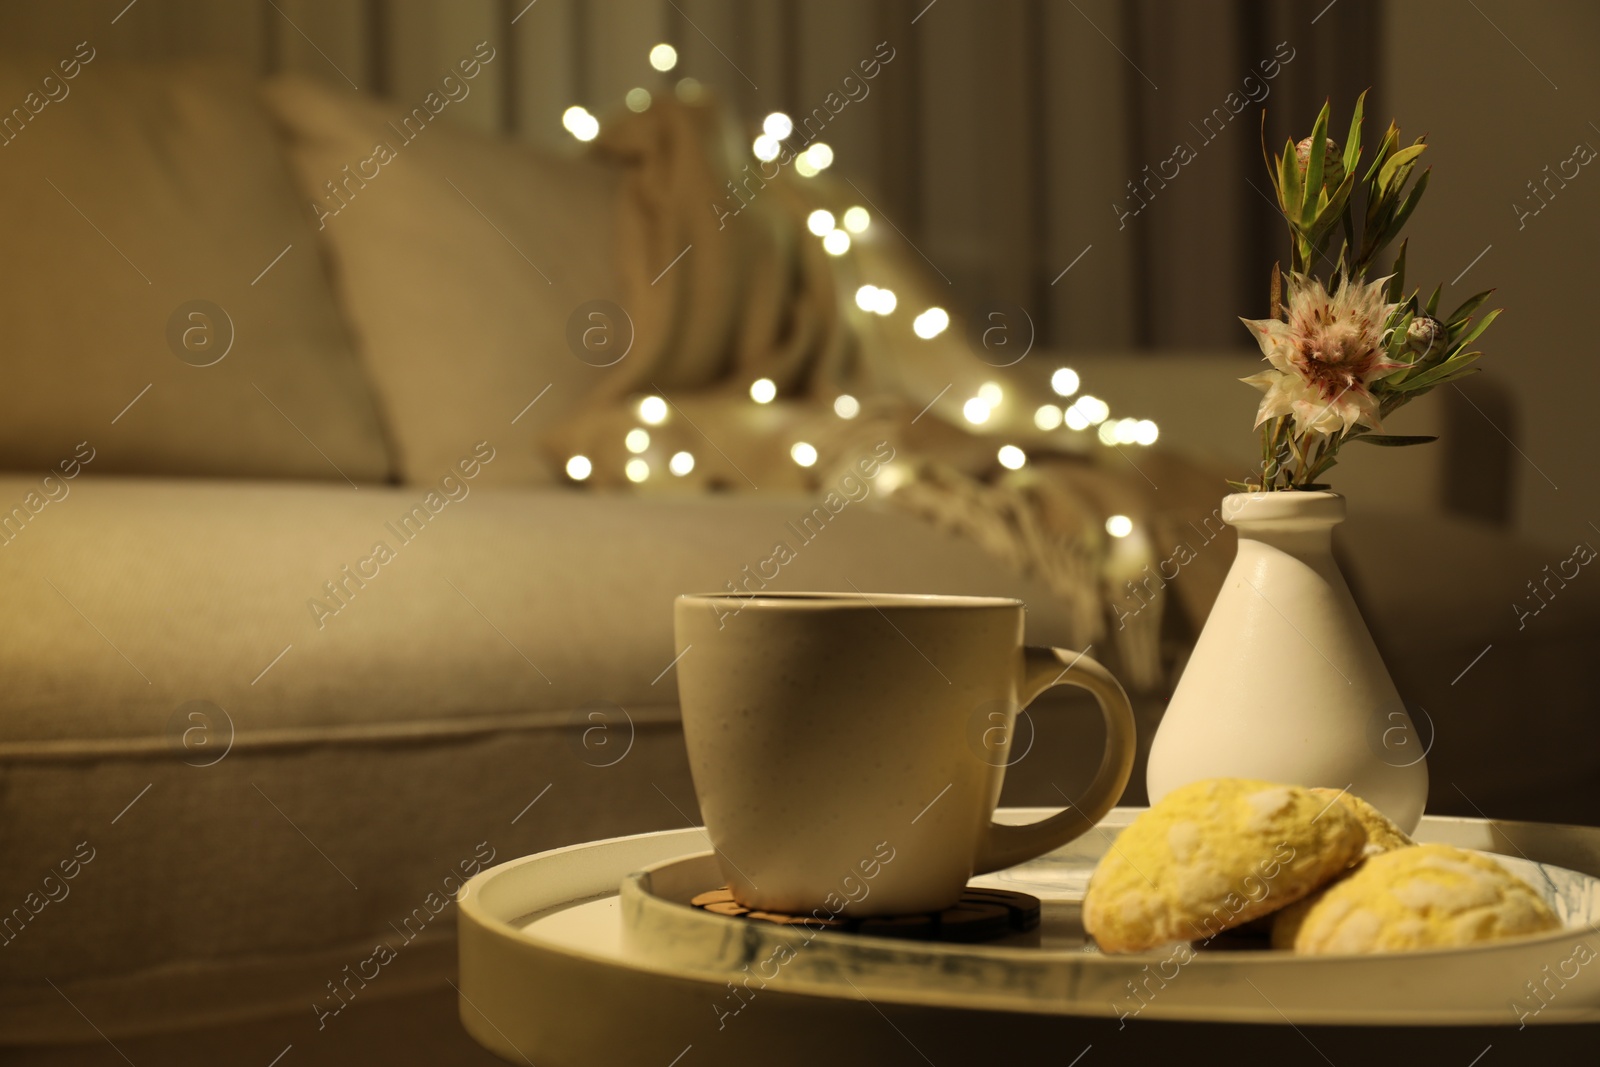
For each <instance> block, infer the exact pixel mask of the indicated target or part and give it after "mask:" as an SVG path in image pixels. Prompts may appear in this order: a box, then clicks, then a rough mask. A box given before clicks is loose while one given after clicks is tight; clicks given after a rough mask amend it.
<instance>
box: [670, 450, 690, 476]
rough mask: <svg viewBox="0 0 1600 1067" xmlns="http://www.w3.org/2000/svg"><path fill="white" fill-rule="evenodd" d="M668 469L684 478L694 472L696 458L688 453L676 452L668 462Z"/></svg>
mask: <svg viewBox="0 0 1600 1067" xmlns="http://www.w3.org/2000/svg"><path fill="white" fill-rule="evenodd" d="M667 469H668V470H670V471H671V472H672V473H673V474H676V475H677V476H678V477H680V478H682V477H683V476H684V475H685V474H688V473H689V472H690V471H692V470H694V457H693V456H691V455H690V454H689V453H687V452H674V453H673V454H672V458H671V459H669V460H668V461H667Z"/></svg>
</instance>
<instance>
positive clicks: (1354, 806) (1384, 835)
mask: <svg viewBox="0 0 1600 1067" xmlns="http://www.w3.org/2000/svg"><path fill="white" fill-rule="evenodd" d="M1311 791H1312V792H1313V793H1315V794H1317V795H1318V796H1320V797H1326V798H1327V799H1328V800H1329V801H1333V800H1335V799H1337V800H1338V801H1339V803H1341V804H1343V805H1344V806H1345V807H1347V808H1349V809H1350V814H1352V815H1354V816H1355V817H1356V818H1357V819H1358V820H1360V822H1361V827H1362V829H1364V830H1366V831H1367V850H1366V851H1367V855H1369V856H1376V855H1377V854H1378V853H1380V852H1391V851H1393V850H1394V849H1397V848H1410V847H1411V846H1412V845H1414V844H1416V842H1415V841H1413V840H1411V838H1410V837H1408V836H1407V835H1406V832H1405V831H1404V830H1402V829H1400V827H1398V826H1396V825H1395V824H1394V823H1392V822H1390V821H1389V817H1388V816H1387V815H1385V814H1384V813H1383V812H1381V811H1379V810H1378V809H1377V808H1375V807H1373V806H1372V805H1371V804H1368V803H1367V802H1366V801H1365V800H1362V799H1361V798H1360V797H1358V796H1356V795H1355V794H1354V793H1352V792H1350V791H1349V790H1346V789H1324V788H1322V787H1321V786H1318V787H1316V788H1314V789H1312V790H1311Z"/></svg>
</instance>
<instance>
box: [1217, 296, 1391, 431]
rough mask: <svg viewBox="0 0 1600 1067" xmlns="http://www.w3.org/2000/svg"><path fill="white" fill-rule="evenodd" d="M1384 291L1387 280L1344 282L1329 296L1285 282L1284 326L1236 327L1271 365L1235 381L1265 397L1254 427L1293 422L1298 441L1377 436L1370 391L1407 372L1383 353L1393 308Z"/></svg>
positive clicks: (1253, 322)
mask: <svg viewBox="0 0 1600 1067" xmlns="http://www.w3.org/2000/svg"><path fill="white" fill-rule="evenodd" d="M1387 285H1388V279H1386V278H1385V279H1380V280H1378V281H1375V282H1371V283H1366V282H1361V281H1356V280H1354V279H1350V280H1347V281H1346V282H1345V283H1344V284H1343V285H1342V286H1340V287H1339V291H1338V292H1337V293H1336V294H1334V295H1332V296H1330V295H1329V294H1328V291H1327V290H1326V289H1325V288H1323V285H1322V282H1321V281H1320V280H1319V279H1317V278H1313V277H1307V276H1306V275H1303V274H1291V275H1290V276H1289V302H1288V321H1287V322H1281V321H1279V320H1277V319H1244V320H1242V321H1243V322H1244V324H1245V325H1246V326H1248V327H1250V329H1251V331H1252V332H1253V333H1254V334H1255V336H1256V341H1257V342H1258V343H1259V344H1260V345H1261V351H1262V353H1263V354H1265V356H1266V358H1267V361H1268V362H1269V363H1271V364H1272V366H1271V367H1270V368H1269V369H1267V370H1264V371H1261V372H1260V373H1258V374H1252V375H1251V376H1250V377H1248V378H1244V379H1241V380H1242V381H1244V382H1246V383H1247V384H1249V385H1253V386H1255V387H1256V388H1257V389H1260V390H1261V391H1262V393H1264V394H1266V395H1264V396H1263V397H1262V398H1261V407H1260V408H1259V410H1258V411H1257V413H1256V425H1257V426H1260V425H1261V424H1262V423H1264V422H1268V421H1270V420H1272V419H1275V418H1277V417H1279V416H1280V415H1292V416H1293V417H1294V422H1295V426H1296V428H1297V430H1298V431H1299V432H1300V433H1302V434H1303V433H1318V434H1325V435H1333V434H1338V433H1343V432H1344V431H1347V430H1350V429H1352V428H1354V427H1356V426H1365V427H1367V428H1369V429H1373V430H1376V429H1379V428H1380V427H1379V401H1378V398H1377V397H1375V396H1374V395H1373V393H1372V385H1373V383H1374V382H1376V381H1377V380H1378V379H1380V378H1382V377H1384V376H1385V375H1386V374H1390V373H1392V372H1394V371H1397V370H1400V369H1401V368H1403V367H1405V366H1406V364H1403V363H1395V362H1392V361H1391V360H1390V359H1389V358H1388V354H1387V351H1386V349H1385V344H1384V324H1385V323H1386V322H1387V321H1388V319H1389V316H1390V313H1391V312H1393V311H1394V308H1395V305H1393V304H1390V303H1389V302H1388V301H1387V300H1386V299H1385V296H1384V291H1385V288H1386V287H1387Z"/></svg>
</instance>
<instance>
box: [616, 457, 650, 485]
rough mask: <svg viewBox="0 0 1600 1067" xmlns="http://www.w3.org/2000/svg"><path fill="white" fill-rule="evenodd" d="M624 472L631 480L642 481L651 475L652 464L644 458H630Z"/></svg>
mask: <svg viewBox="0 0 1600 1067" xmlns="http://www.w3.org/2000/svg"><path fill="white" fill-rule="evenodd" d="M622 473H624V474H626V475H627V476H628V481H630V482H642V481H644V480H645V479H646V478H648V477H650V464H648V463H646V462H645V461H644V460H642V459H637V458H636V459H630V460H628V465H627V466H626V467H623V468H622Z"/></svg>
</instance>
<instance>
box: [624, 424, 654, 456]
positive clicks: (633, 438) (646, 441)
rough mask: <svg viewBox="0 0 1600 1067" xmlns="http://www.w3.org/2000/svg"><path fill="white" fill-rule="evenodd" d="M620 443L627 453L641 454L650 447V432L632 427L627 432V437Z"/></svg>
mask: <svg viewBox="0 0 1600 1067" xmlns="http://www.w3.org/2000/svg"><path fill="white" fill-rule="evenodd" d="M622 443H623V444H624V445H625V446H626V447H627V449H628V451H629V452H635V453H638V452H643V451H644V450H645V449H647V448H649V447H650V432H649V431H648V430H641V429H639V428H638V427H634V428H633V429H631V430H629V431H628V436H626V437H624V438H623V439H622Z"/></svg>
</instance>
